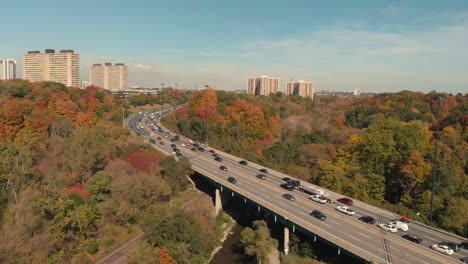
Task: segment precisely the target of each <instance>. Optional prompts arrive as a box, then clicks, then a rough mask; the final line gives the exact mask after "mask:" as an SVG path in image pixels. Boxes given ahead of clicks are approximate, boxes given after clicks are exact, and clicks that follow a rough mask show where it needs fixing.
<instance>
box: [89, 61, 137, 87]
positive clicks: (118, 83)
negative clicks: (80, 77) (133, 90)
mask: <svg viewBox="0 0 468 264" xmlns="http://www.w3.org/2000/svg"><path fill="white" fill-rule="evenodd" d="M89 83H90V84H91V85H94V86H98V87H101V88H103V89H107V90H127V89H128V67H127V66H125V65H124V64H123V63H116V64H115V65H112V63H109V62H106V63H104V65H102V64H99V63H98V64H93V66H91V67H90V69H89Z"/></svg>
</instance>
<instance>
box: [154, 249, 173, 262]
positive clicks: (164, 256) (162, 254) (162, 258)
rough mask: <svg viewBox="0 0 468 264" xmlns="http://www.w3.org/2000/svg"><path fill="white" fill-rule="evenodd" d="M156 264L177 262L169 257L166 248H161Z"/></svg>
mask: <svg viewBox="0 0 468 264" xmlns="http://www.w3.org/2000/svg"><path fill="white" fill-rule="evenodd" d="M158 264H177V261H175V260H174V259H173V258H172V257H171V256H170V255H169V250H167V248H163V249H161V251H160V252H159V257H158Z"/></svg>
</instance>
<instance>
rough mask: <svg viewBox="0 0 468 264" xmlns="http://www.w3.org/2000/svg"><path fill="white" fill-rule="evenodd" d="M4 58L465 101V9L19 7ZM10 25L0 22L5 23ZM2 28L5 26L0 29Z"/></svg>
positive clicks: (372, 3)
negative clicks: (63, 57)
mask: <svg viewBox="0 0 468 264" xmlns="http://www.w3.org/2000/svg"><path fill="white" fill-rule="evenodd" d="M0 13H1V14H2V21H3V26H2V29H1V30H0V32H1V36H2V41H0V59H6V58H13V59H15V60H17V62H18V72H19V75H20V76H19V77H21V75H22V74H21V71H22V62H21V61H22V55H23V54H25V53H26V52H27V51H28V50H41V51H42V52H43V51H44V49H47V48H52V49H55V50H61V49H73V50H75V52H77V53H79V54H80V60H81V73H80V77H81V79H82V80H85V81H87V80H88V77H89V66H90V65H92V64H93V63H103V62H114V63H117V62H121V63H125V64H126V65H128V67H129V76H128V77H129V84H130V85H141V86H147V87H148V86H152V87H154V86H156V87H159V86H160V85H161V83H164V85H165V86H166V87H167V86H173V87H175V86H176V84H177V87H178V88H185V89H193V88H195V87H203V86H204V85H210V86H212V87H215V88H216V89H223V90H244V89H246V88H247V78H249V77H255V76H260V75H268V76H270V77H275V78H280V79H281V87H280V90H283V91H284V89H285V83H286V82H289V81H290V80H292V81H297V80H305V81H310V82H314V83H315V91H321V90H329V91H352V90H354V89H361V91H362V92H397V91H401V90H411V91H422V92H430V91H432V90H436V91H440V92H449V93H459V92H461V93H467V92H468V1H467V0H446V1H440V0H435V1H433V0H406V1H398V0H353V1H347V0H341V1H338V0H329V1H323V0H320V1H315V0H288V1H285V0H281V1H276V0H269V1H263V0H257V1H255V0H250V1H249V0H236V1H221V0H198V1H195V0H185V1H180V0H172V1H167V0H166V1H159V0H151V1H150V0H146V1H140V0H132V1H121V0H113V1H108V0H93V1H90V0H80V1H66V0H60V1H58V0H41V1H37V0H16V1H4V2H3V3H2V4H1V5H0ZM6 22H7V23H6ZM5 23H6V24H5Z"/></svg>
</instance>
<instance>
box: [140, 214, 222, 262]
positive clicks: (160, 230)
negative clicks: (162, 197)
mask: <svg viewBox="0 0 468 264" xmlns="http://www.w3.org/2000/svg"><path fill="white" fill-rule="evenodd" d="M140 226H141V228H142V229H143V231H144V232H145V235H146V237H147V238H148V240H149V242H150V243H151V244H152V245H153V246H156V247H161V248H167V249H168V250H169V251H170V252H173V256H174V257H175V259H176V260H177V261H178V262H179V263H187V262H186V261H181V259H179V258H178V257H177V255H178V254H182V253H181V251H180V250H181V248H183V247H184V246H182V245H181V243H182V244H184V245H186V246H187V247H188V248H187V249H188V252H190V253H191V255H192V256H193V258H195V256H197V255H198V256H201V257H202V258H207V257H208V255H209V248H211V245H212V241H213V240H212V238H210V237H207V235H206V234H205V233H204V232H203V230H202V229H201V227H200V226H199V224H198V223H197V221H196V220H195V219H194V217H193V216H192V215H191V214H189V213H187V212H185V211H183V210H182V209H180V208H177V207H171V208H168V207H163V206H155V207H152V208H149V209H148V210H147V211H146V213H145V214H144V215H143V216H142V218H141V222H140ZM177 252H179V253H177ZM184 252H186V251H184ZM184 255H185V253H184Z"/></svg>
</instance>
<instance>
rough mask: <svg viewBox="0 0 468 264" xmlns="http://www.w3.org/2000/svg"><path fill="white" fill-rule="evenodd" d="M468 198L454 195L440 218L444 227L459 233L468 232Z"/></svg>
mask: <svg viewBox="0 0 468 264" xmlns="http://www.w3.org/2000/svg"><path fill="white" fill-rule="evenodd" d="M466 208H468V200H466V199H464V198H463V197H453V198H452V199H450V201H449V202H448V205H447V207H446V210H445V212H444V214H443V216H441V218H440V223H441V225H442V226H443V227H445V228H447V229H449V230H453V231H455V232H457V233H459V234H464V235H466V234H467V233H468V210H466Z"/></svg>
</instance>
